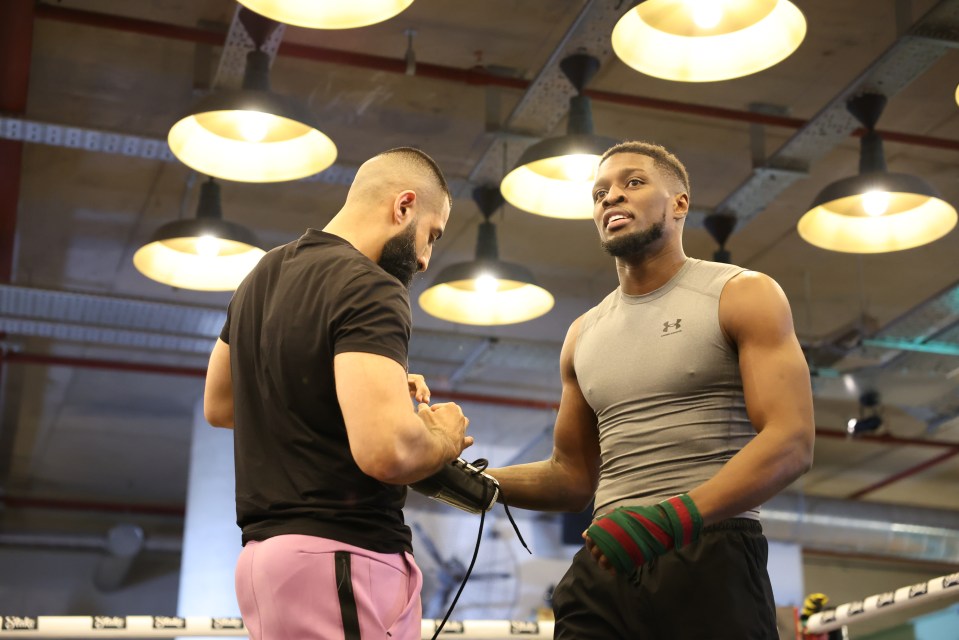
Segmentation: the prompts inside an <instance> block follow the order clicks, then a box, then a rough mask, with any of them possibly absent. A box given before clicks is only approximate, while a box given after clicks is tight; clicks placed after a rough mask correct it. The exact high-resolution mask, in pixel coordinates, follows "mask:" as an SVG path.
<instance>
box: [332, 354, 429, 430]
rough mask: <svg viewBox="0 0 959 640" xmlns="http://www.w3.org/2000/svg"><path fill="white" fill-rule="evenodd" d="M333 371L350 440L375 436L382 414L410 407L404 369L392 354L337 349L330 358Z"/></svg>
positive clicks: (407, 409) (382, 417) (383, 415)
mask: <svg viewBox="0 0 959 640" xmlns="http://www.w3.org/2000/svg"><path fill="white" fill-rule="evenodd" d="M333 375H334V377H335V379H336V397H337V400H338V401H339V404H340V411H341V412H342V413H343V421H344V422H345V423H346V429H347V432H348V434H349V436H350V439H351V442H352V441H353V440H354V438H356V437H360V438H364V437H377V433H376V431H377V430H378V428H379V425H381V424H383V420H384V417H387V416H390V415H395V412H397V411H410V412H412V411H413V407H412V404H411V402H410V398H409V393H408V391H407V386H408V385H407V379H406V370H405V369H404V368H403V367H402V365H400V363H399V362H397V361H396V360H394V359H392V358H388V357H386V356H382V355H377V354H375V353H364V352H360V351H349V352H345V353H338V354H336V356H335V357H334V358H333ZM382 436H383V434H382V433H381V434H379V437H382Z"/></svg>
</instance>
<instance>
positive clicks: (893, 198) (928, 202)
mask: <svg viewBox="0 0 959 640" xmlns="http://www.w3.org/2000/svg"><path fill="white" fill-rule="evenodd" d="M885 105H886V97H885V96H883V95H880V94H863V95H860V96H856V97H855V98H852V99H851V100H849V101H848V102H847V103H846V106H847V108H848V109H849V112H850V113H852V115H853V116H855V118H856V119H857V120H858V121H859V122H860V123H861V124H862V125H863V126H864V127H865V128H866V133H865V134H864V135H863V136H862V141H861V143H860V154H859V175H857V176H853V177H851V178H843V179H841V180H837V181H836V182H833V183H832V184H830V185H828V186H826V188H824V189H823V190H822V191H820V192H819V195H817V196H816V198H815V200H813V203H812V206H811V207H810V210H809V211H807V212H806V214H805V215H803V217H802V218H801V219H800V220H799V224H798V231H799V235H800V236H801V237H802V238H803V239H804V240H805V241H806V242H809V243H810V244H814V245H816V246H817V247H821V248H823V249H829V250H831V251H843V252H846V253H884V252H888V251H899V250H902V249H910V248H912V247H918V246H920V245H924V244H927V243H929V242H932V241H933V240H937V239H938V238H941V237H942V236H944V235H946V234H947V233H949V231H950V230H951V229H952V228H953V227H954V226H956V219H957V215H956V209H955V208H954V207H953V206H952V205H950V204H949V203H948V202H946V201H945V200H943V199H942V198H941V197H940V195H939V192H938V191H936V189H935V188H934V187H933V186H932V185H930V184H929V183H928V182H926V181H925V180H923V179H921V178H919V177H917V176H913V175H909V174H905V173H889V172H888V171H887V169H886V158H885V155H884V154H883V150H882V138H881V137H880V135H879V133H878V132H877V131H876V122H877V121H878V120H879V116H880V114H881V113H882V110H883V107H885Z"/></svg>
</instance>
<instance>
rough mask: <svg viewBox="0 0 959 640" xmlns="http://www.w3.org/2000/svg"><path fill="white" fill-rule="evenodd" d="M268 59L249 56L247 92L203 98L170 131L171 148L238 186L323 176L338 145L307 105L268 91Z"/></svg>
mask: <svg viewBox="0 0 959 640" xmlns="http://www.w3.org/2000/svg"><path fill="white" fill-rule="evenodd" d="M269 63H270V62H269V56H268V55H267V54H266V53H263V52H262V51H252V52H250V53H249V54H248V57H247V67H246V73H245V76H244V81H243V88H242V89H236V90H229V91H217V92H214V93H211V94H210V95H208V96H206V97H204V98H202V99H201V100H200V101H199V102H197V103H196V104H195V105H194V106H193V108H192V109H191V110H190V112H189V113H188V114H187V115H185V116H184V117H183V118H181V119H180V120H179V121H178V122H177V123H176V124H174V125H173V127H172V128H171V129H170V133H169V135H168V136H167V142H168V143H169V145H170V150H171V151H172V152H173V154H174V155H175V156H176V157H177V158H179V159H180V160H181V161H182V162H183V163H184V164H186V165H187V166H189V167H191V168H192V169H195V170H196V171H198V172H200V173H203V174H206V175H210V176H214V177H217V178H222V179H224V180H235V181H238V182H280V181H284V180H296V179H299V178H305V177H306V176H310V175H313V174H314V173H319V172H320V171H323V170H324V169H326V168H327V167H329V166H330V165H332V164H333V162H334V161H335V160H336V146H335V145H334V144H333V141H332V140H330V138H329V137H327V136H326V134H324V133H322V132H321V131H320V130H319V128H318V127H317V126H316V124H315V123H314V118H313V116H312V114H311V113H310V112H309V110H308V109H307V107H306V105H305V104H303V103H301V102H299V101H296V100H293V99H292V98H288V97H285V96H280V95H277V94H275V93H273V92H271V91H270V90H269V79H268V70H269Z"/></svg>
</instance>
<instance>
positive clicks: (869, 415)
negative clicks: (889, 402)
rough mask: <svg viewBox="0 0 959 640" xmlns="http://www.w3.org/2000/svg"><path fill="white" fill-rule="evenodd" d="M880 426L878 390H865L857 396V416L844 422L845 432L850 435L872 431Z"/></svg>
mask: <svg viewBox="0 0 959 640" xmlns="http://www.w3.org/2000/svg"><path fill="white" fill-rule="evenodd" d="M881 426H882V416H880V415H879V392H877V391H867V392H866V393H864V394H862V396H860V398H859V417H858V418H851V419H850V420H849V422H847V423H846V432H847V433H848V434H849V435H850V436H857V435H862V434H864V433H872V432H874V431H877V430H878V429H879V427H881Z"/></svg>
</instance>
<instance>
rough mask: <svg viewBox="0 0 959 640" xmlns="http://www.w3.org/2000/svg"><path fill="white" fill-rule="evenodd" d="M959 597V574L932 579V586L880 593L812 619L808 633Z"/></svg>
mask: <svg viewBox="0 0 959 640" xmlns="http://www.w3.org/2000/svg"><path fill="white" fill-rule="evenodd" d="M947 596H959V573H952V574H949V575H947V576H940V577H938V578H933V579H932V580H930V581H929V582H921V583H919V584H914V585H910V586H908V587H902V588H900V589H896V590H895V591H887V592H886V593H878V594H876V595H872V596H869V597H868V598H865V599H864V600H857V601H855V602H847V603H846V604H841V605H839V606H838V607H836V608H835V609H827V610H826V611H820V612H819V613H814V614H813V615H811V616H809V620H807V621H806V632H807V633H814V634H815V633H826V632H828V631H832V630H834V629H838V628H840V627H842V626H843V625H846V624H849V623H852V622H859V621H861V620H867V619H869V618H874V617H876V616H880V615H882V614H885V613H888V612H889V611H893V610H896V609H906V608H909V607H914V606H916V605H920V604H925V603H927V602H932V601H933V600H938V599H940V598H945V597H947Z"/></svg>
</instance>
